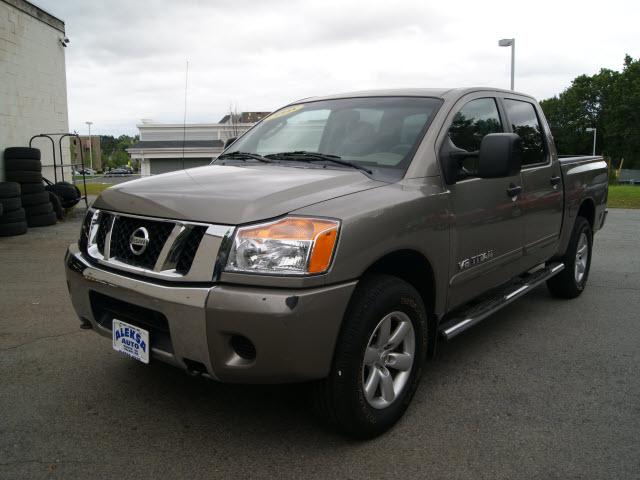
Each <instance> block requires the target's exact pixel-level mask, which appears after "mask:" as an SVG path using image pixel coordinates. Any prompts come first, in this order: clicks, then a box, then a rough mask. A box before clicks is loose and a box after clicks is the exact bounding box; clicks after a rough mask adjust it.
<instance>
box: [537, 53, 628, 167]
mask: <svg viewBox="0 0 640 480" xmlns="http://www.w3.org/2000/svg"><path fill="white" fill-rule="evenodd" d="M540 105H541V106H542V109H543V110H544V112H545V116H546V117H547V120H548V121H549V124H550V126H551V130H552V132H553V136H554V138H555V140H556V146H557V148H558V153H560V154H561V155H571V154H586V153H591V148H592V136H591V134H590V133H589V132H587V131H586V129H587V128H593V127H595V128H597V129H598V136H597V145H596V151H597V152H598V153H600V152H602V153H603V154H604V155H606V156H608V157H609V158H611V159H612V160H613V163H614V165H618V164H619V162H620V160H621V159H622V158H624V159H625V166H633V165H637V166H640V144H639V142H640V119H639V116H640V60H633V59H632V58H631V57H630V56H629V55H627V56H626V57H625V61H624V68H623V70H622V72H616V71H613V70H609V69H602V70H600V72H598V73H596V74H595V75H592V76H588V75H580V76H579V77H576V78H575V79H574V80H573V81H572V82H571V85H570V86H569V88H567V89H566V90H565V91H563V92H562V93H561V94H560V95H558V96H555V97H552V98H549V99H546V100H543V101H542V102H540Z"/></svg>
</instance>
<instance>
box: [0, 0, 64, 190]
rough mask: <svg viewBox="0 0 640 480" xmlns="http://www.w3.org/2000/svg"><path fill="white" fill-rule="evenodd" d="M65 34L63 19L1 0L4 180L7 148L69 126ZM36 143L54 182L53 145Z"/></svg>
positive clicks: (15, 0) (16, 0) (19, 1)
mask: <svg viewBox="0 0 640 480" xmlns="http://www.w3.org/2000/svg"><path fill="white" fill-rule="evenodd" d="M65 38H66V37H65V26H64V22H63V21H62V20H60V19H58V18H56V17H54V16H53V15H51V14H49V13H47V12H45V11H44V10H42V9H41V8H39V7H37V6H35V5H33V4H31V3H29V2H27V1H25V0H0V180H4V178H5V177H4V158H3V152H4V150H5V148H7V147H25V146H29V139H30V138H31V137H32V136H34V135H37V134H39V133H58V132H67V131H68V130H69V120H68V114H67V79H66V72H65V47H64V45H66V42H65V41H64V40H65ZM64 142H65V146H64V148H63V150H62V152H63V157H64V158H63V160H64V162H65V163H69V148H68V140H65V141H64ZM33 146H34V147H36V148H40V150H41V153H42V164H43V166H44V168H43V175H44V176H45V177H46V178H50V179H52V180H53V168H52V167H48V166H47V165H53V152H52V148H51V143H50V142H49V141H48V140H47V139H43V138H40V139H36V140H34V143H33ZM56 152H58V155H59V150H58V146H57V145H56ZM57 162H58V163H60V159H57ZM69 170H70V169H69ZM65 174H66V173H65Z"/></svg>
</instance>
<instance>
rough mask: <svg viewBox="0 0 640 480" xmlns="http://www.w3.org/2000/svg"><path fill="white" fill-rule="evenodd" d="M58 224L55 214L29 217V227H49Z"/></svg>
mask: <svg viewBox="0 0 640 480" xmlns="http://www.w3.org/2000/svg"><path fill="white" fill-rule="evenodd" d="M56 222H57V219H56V214H55V212H50V213H45V214H44V215H35V216H33V217H27V225H28V226H29V227H47V226H49V225H55V224H56Z"/></svg>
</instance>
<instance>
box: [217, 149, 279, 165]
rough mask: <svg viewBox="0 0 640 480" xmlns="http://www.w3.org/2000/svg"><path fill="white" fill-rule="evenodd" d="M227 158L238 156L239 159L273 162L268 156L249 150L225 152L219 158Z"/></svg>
mask: <svg viewBox="0 0 640 480" xmlns="http://www.w3.org/2000/svg"><path fill="white" fill-rule="evenodd" d="M225 158H237V159H238V160H246V159H248V158H250V159H252V160H258V161H259V162H262V163H271V160H269V159H268V158H265V157H263V156H262V155H258V154H257V153H249V152H238V151H236V152H229V153H223V154H222V155H220V156H219V157H218V158H217V159H218V160H220V159H222V160H224V159H225Z"/></svg>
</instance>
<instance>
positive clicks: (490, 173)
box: [478, 133, 522, 178]
mask: <svg viewBox="0 0 640 480" xmlns="http://www.w3.org/2000/svg"><path fill="white" fill-rule="evenodd" d="M521 166H522V139H521V138H520V135H517V134H515V133H490V134H488V135H485V137H484V138H483V139H482V143H480V151H479V152H478V176H479V177H481V178H499V177H510V176H511V175H515V174H516V173H518V172H519V171H520V167H521Z"/></svg>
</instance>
